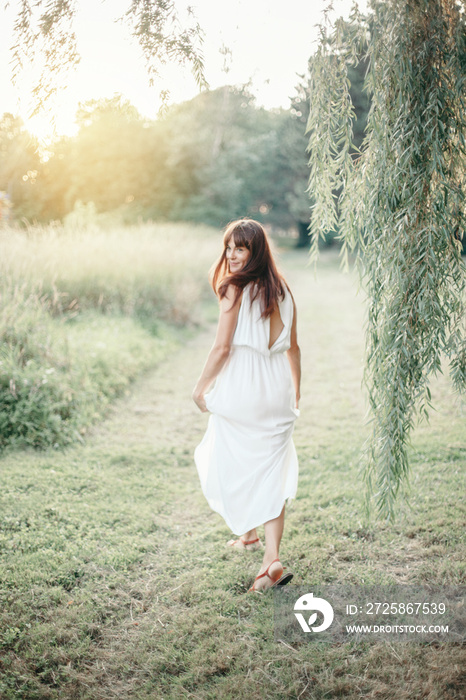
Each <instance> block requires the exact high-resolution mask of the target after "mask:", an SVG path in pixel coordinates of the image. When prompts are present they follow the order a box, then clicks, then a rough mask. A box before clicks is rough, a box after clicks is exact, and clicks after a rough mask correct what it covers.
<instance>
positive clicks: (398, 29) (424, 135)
mask: <svg viewBox="0 0 466 700" xmlns="http://www.w3.org/2000/svg"><path fill="white" fill-rule="evenodd" d="M370 10H371V11H370V13H369V14H368V15H367V17H363V16H362V15H361V14H360V13H359V12H358V11H357V9H355V10H354V11H353V14H352V16H351V19H350V24H349V27H350V29H351V31H350V32H347V31H346V30H347V27H345V26H344V23H343V22H342V21H341V22H338V23H337V24H336V26H335V29H334V30H333V31H332V32H331V33H329V32H327V31H326V29H325V27H323V28H322V33H321V40H320V45H319V49H318V52H317V54H316V57H315V59H314V61H313V66H312V75H311V112H310V117H309V127H310V141H309V148H310V157H311V175H310V189H311V191H312V192H313V193H314V195H315V206H314V208H313V214H312V226H313V230H314V231H315V232H316V233H315V236H314V241H313V245H312V249H313V254H314V256H316V255H317V242H318V237H319V236H323V237H325V235H326V234H327V233H328V232H329V231H332V230H335V229H339V231H340V236H341V238H342V240H343V255H344V256H346V254H347V251H348V249H353V250H356V251H357V256H358V263H359V269H360V272H361V276H362V279H363V283H364V285H365V287H366V290H367V294H368V299H369V315H368V325H367V336H366V367H365V379H366V384H367V387H368V392H369V399H370V406H371V410H372V426H373V429H372V436H371V439H370V443H369V445H368V450H367V461H366V465H365V471H364V473H365V478H366V482H367V487H368V496H369V497H370V496H371V495H373V494H374V492H375V498H376V502H377V507H378V511H379V513H380V514H381V515H383V516H385V517H387V518H391V517H393V516H394V512H395V500H396V497H397V494H398V493H399V489H400V486H402V485H403V484H404V483H405V480H406V478H407V476H408V473H409V463H408V453H407V447H408V443H409V436H410V432H411V429H412V427H413V424H414V420H415V418H416V416H421V415H423V414H426V413H427V408H428V407H429V406H430V392H429V386H428V381H429V377H430V376H431V375H432V373H435V372H438V371H440V370H441V359H442V355H446V356H447V357H448V358H449V360H450V368H451V376H452V379H453V382H454V386H455V387H456V388H457V389H458V390H464V387H465V386H466V332H465V330H466V329H465V325H464V324H465V313H464V312H465V307H464V295H465V268H464V263H463V262H462V260H461V238H462V237H463V235H464V224H465V192H464V187H465V165H466V162H465V154H466V149H465V130H466V122H465V115H466V109H465V107H466V105H465V102H466V100H465V92H466V90H465V86H466V82H465V81H466V15H465V12H464V8H462V7H461V6H460V4H459V3H458V2H456V1H455V0H439V1H438V2H430V1H429V0H407V1H406V0H386V1H385V2H381V1H380V0H373V1H372V2H371V3H370ZM366 42H367V61H368V71H367V75H366V78H365V89H366V90H367V91H368V93H369V96H370V98H371V100H372V105H371V110H370V113H369V117H368V122H367V128H366V135H365V138H364V141H363V143H362V146H361V154H360V157H359V158H357V159H354V158H353V157H352V152H353V150H354V148H353V133H352V127H353V123H354V117H355V111H354V105H353V103H352V100H351V95H350V91H349V79H348V71H349V68H350V67H351V66H355V65H356V62H357V60H358V54H359V52H360V50H361V48H362V47H363V46H364V43H366ZM335 192H339V193H340V194H339V196H338V197H335Z"/></svg>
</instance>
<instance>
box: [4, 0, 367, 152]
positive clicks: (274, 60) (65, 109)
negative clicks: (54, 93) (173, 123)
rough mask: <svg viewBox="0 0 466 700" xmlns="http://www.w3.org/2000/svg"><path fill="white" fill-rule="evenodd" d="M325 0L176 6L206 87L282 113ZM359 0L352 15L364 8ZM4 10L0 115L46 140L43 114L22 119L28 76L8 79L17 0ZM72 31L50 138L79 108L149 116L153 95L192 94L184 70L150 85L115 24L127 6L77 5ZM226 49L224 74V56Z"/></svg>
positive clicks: (340, 1)
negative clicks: (194, 33)
mask: <svg viewBox="0 0 466 700" xmlns="http://www.w3.org/2000/svg"><path fill="white" fill-rule="evenodd" d="M328 4H329V2H328V0H228V2H225V1H224V0H176V5H177V8H179V10H180V12H181V13H183V12H184V10H185V8H186V6H188V5H189V6H191V7H192V8H193V10H194V12H195V15H196V17H197V20H198V21H199V24H200V25H201V27H202V29H203V31H204V44H203V53H204V59H205V68H206V78H207V82H208V83H209V86H210V87H211V88H212V89H214V88H216V87H219V86H221V85H225V84H233V85H244V84H249V86H250V90H251V92H252V93H253V94H254V95H255V96H256V100H257V104H259V105H263V106H265V107H267V108H274V107H285V108H286V107H288V106H289V98H290V97H291V96H292V95H293V94H294V88H295V86H296V84H297V83H298V80H299V78H298V75H300V74H304V73H305V72H306V68H307V60H308V58H309V56H310V55H311V54H312V53H313V52H314V50H315V41H316V38H317V34H318V30H317V25H318V24H319V23H320V22H322V19H323V14H322V11H323V9H324V7H326V6H327V5H328ZM352 4H353V0H334V2H333V5H334V12H333V14H332V16H333V17H338V16H341V15H343V16H348V14H349V12H350V10H351V6H352ZM366 4H367V3H366V2H365V1H364V0H359V2H358V5H359V7H360V9H364V8H365V7H366ZM7 5H9V6H8V7H7V9H4V8H5V3H1V5H0V66H1V69H0V114H2V113H3V112H5V111H9V112H13V113H14V114H19V115H20V116H21V117H22V118H23V120H24V122H25V124H26V127H27V128H28V129H29V130H30V131H31V132H33V133H35V134H36V135H38V136H39V137H40V138H44V139H46V138H47V136H48V134H49V133H50V131H51V125H50V124H51V115H50V113H49V114H42V115H39V116H38V117H36V118H34V119H32V120H31V119H29V115H30V114H31V112H32V107H33V103H32V99H31V94H30V85H31V77H30V71H28V70H27V69H25V70H24V72H23V75H22V77H21V79H20V80H19V82H18V84H17V85H16V86H14V85H13V84H12V81H11V67H10V65H9V64H10V61H11V54H10V51H9V47H11V46H12V44H13V21H14V16H15V9H16V8H17V6H18V2H17V0H10V3H8V4H7ZM77 5H78V14H77V17H76V22H75V31H76V34H77V40H78V50H79V52H80V54H81V62H80V64H79V66H78V68H77V69H76V70H75V71H71V72H69V74H68V75H67V78H66V87H65V89H64V90H62V91H61V92H60V94H59V95H58V97H57V98H56V99H55V100H54V102H53V103H52V104H51V105H50V111H51V112H53V113H54V116H55V123H56V129H57V132H58V133H67V134H71V133H73V131H74V130H75V128H76V127H75V124H74V118H75V114H76V109H77V107H78V105H79V103H80V102H85V101H87V100H91V99H100V98H103V97H108V98H110V97H112V96H113V95H115V94H122V95H123V96H124V97H125V98H126V99H128V100H129V101H130V102H131V103H132V104H133V105H134V106H135V107H136V108H137V109H138V110H139V112H140V113H141V114H142V115H143V116H146V117H148V118H155V117H156V116H157V113H158V110H159V108H160V106H161V100H160V97H159V95H160V91H161V90H169V92H170V102H172V103H173V102H174V103H176V102H182V101H184V100H187V99H191V98H192V97H194V96H195V95H196V94H197V93H198V92H199V88H198V87H197V85H196V82H195V80H194V78H193V77H192V75H191V73H190V70H189V67H187V66H167V67H166V68H164V69H163V72H162V74H161V78H160V80H158V81H157V82H156V84H155V85H154V87H152V88H151V87H150V85H149V80H148V76H147V72H146V69H145V64H144V59H143V58H142V54H141V49H140V48H139V46H138V44H137V41H136V40H135V39H133V38H132V37H131V34H130V29H129V27H128V26H127V25H125V24H124V23H123V22H118V21H116V20H118V18H121V17H122V16H123V15H124V13H125V10H126V9H127V8H128V7H129V5H130V0H78V2H77ZM223 47H226V48H227V49H228V50H229V52H230V53H229V55H228V66H227V68H228V72H225V60H224V56H223V55H222V54H221V53H220V51H221V49H222V48H223Z"/></svg>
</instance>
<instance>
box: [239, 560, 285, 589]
mask: <svg viewBox="0 0 466 700" xmlns="http://www.w3.org/2000/svg"><path fill="white" fill-rule="evenodd" d="M277 561H278V562H279V561H280V559H274V560H273V561H271V562H270V564H269V565H268V567H267V569H266V570H265V571H264V573H263V574H259V576H256V578H255V579H254V583H253V584H252V586H251V588H250V589H249V591H248V593H263V592H264V591H268V590H269V588H275V587H276V586H286V584H287V583H289V582H290V581H291V579H292V578H293V574H292V573H291V571H289V572H288V573H287V574H284V573H283V566H282V568H281V571H280V572H279V574H278V576H276V577H275V578H272V577H271V576H270V574H269V569H270V567H271V566H272V564H275V562H277ZM264 576H268V578H269V579H270V580H271V581H272V584H271V585H270V586H267V588H264V589H263V591H262V590H258V589H256V588H254V586H255V585H256V581H258V580H259V579H260V578H263V577H264Z"/></svg>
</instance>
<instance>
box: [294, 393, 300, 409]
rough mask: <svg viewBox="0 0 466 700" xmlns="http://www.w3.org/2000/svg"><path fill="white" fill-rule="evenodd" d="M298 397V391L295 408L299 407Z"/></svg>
mask: <svg viewBox="0 0 466 700" xmlns="http://www.w3.org/2000/svg"><path fill="white" fill-rule="evenodd" d="M300 398H301V396H300V395H299V393H298V394H296V404H295V408H298V409H299V400H300Z"/></svg>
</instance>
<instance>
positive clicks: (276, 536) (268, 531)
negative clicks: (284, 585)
mask: <svg viewBox="0 0 466 700" xmlns="http://www.w3.org/2000/svg"><path fill="white" fill-rule="evenodd" d="M284 526H285V506H283V509H282V512H281V513H280V515H279V516H278V517H277V518H274V519H273V520H269V521H268V522H266V523H264V531H265V552H264V558H263V560H262V566H261V568H260V569H259V574H258V576H260V575H261V574H263V573H264V571H266V570H267V568H269V575H270V576H271V578H272V579H274V580H275V578H278V576H277V574H278V573H279V572H280V571H281V570H283V567H282V565H281V563H280V562H279V561H277V562H275V563H274V564H272V562H273V561H274V560H275V559H278V558H279V549H280V542H281V539H282V535H283V528H284ZM279 575H280V576H281V573H280V574H279ZM272 583H273V581H272V580H271V579H270V578H269V577H268V576H263V577H262V578H260V579H259V581H256V582H255V584H254V588H255V589H256V590H258V591H260V590H265V589H266V588H269V587H270V586H271V585H272Z"/></svg>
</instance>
